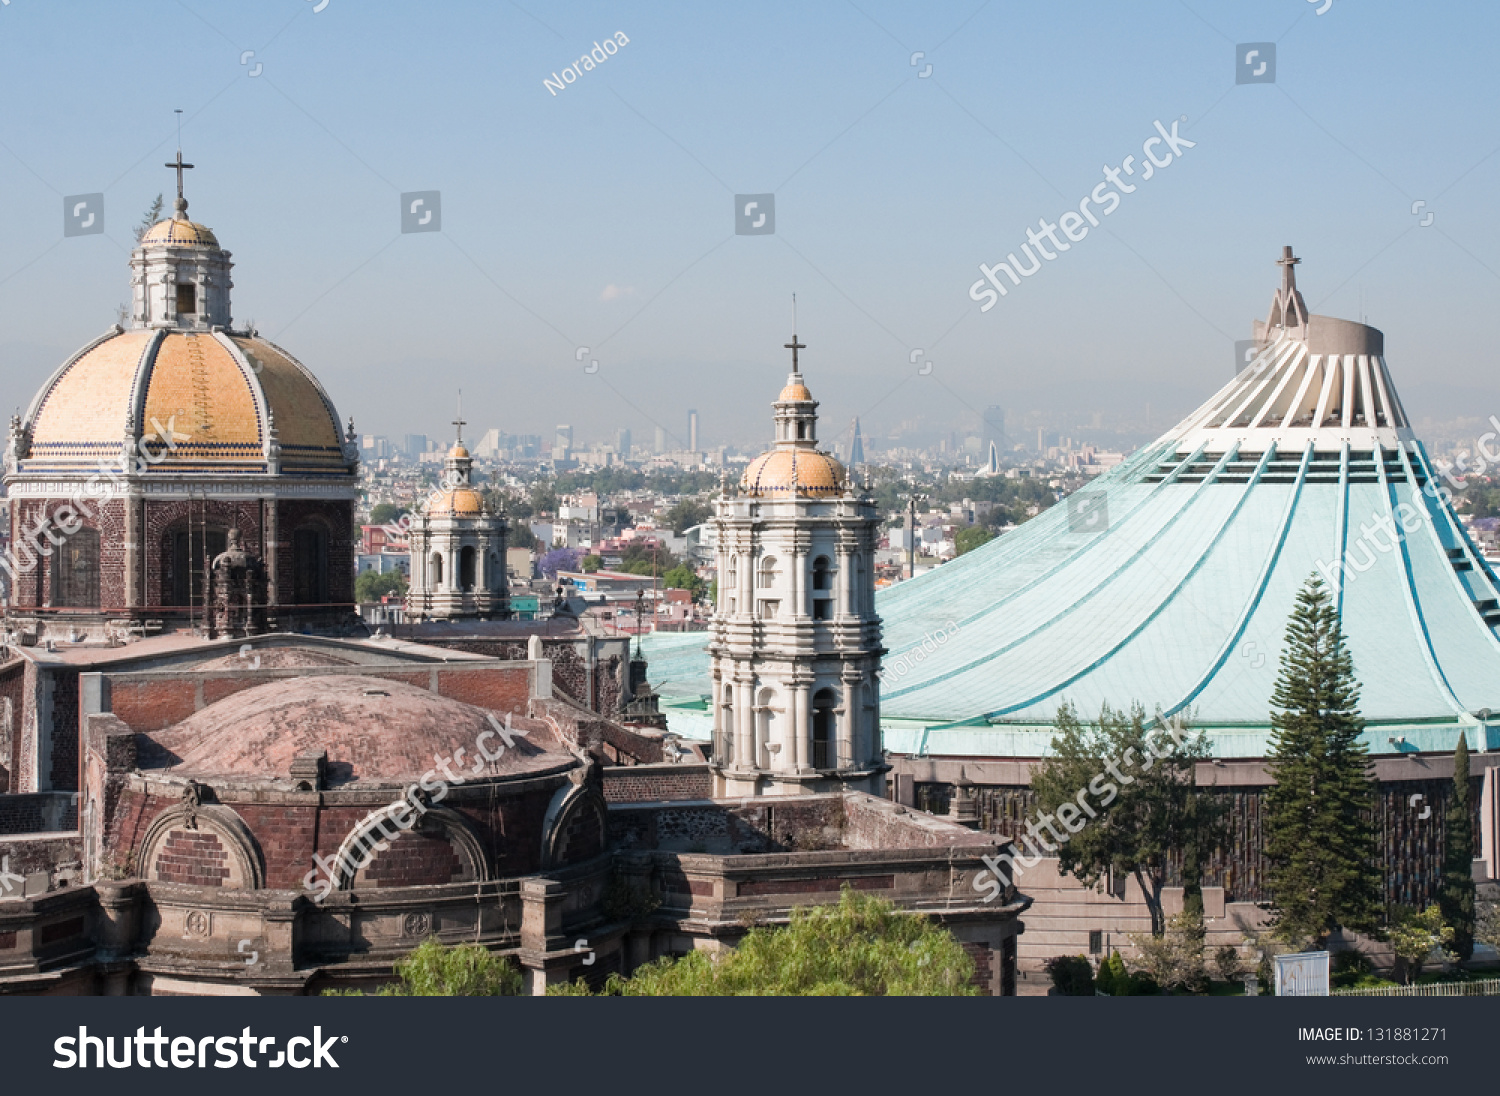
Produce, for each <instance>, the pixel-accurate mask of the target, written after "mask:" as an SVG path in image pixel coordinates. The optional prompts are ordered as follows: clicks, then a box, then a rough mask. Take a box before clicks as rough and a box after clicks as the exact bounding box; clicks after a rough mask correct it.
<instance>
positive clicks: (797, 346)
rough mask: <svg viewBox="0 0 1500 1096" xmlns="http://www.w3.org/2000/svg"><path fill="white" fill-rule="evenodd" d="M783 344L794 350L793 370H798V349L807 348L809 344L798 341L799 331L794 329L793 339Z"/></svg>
mask: <svg viewBox="0 0 1500 1096" xmlns="http://www.w3.org/2000/svg"><path fill="white" fill-rule="evenodd" d="M782 345H783V346H785V347H786V348H787V349H788V350H790V351H791V352H792V372H793V373H795V372H797V351H799V350H806V349H807V344H806V343H800V342H798V341H797V333H796V332H795V331H793V332H792V341H791V342H789V343H782Z"/></svg>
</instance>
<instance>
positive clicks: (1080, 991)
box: [1043, 955, 1094, 997]
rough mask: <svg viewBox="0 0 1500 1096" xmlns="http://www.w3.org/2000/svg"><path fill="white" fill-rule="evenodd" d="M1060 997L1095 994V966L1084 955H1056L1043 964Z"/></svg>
mask: <svg viewBox="0 0 1500 1096" xmlns="http://www.w3.org/2000/svg"><path fill="white" fill-rule="evenodd" d="M1043 966H1045V968H1046V970H1047V974H1048V976H1049V977H1050V978H1051V979H1052V988H1053V989H1055V990H1057V994H1058V996H1059V997H1092V996H1094V968H1093V967H1092V966H1090V965H1089V961H1088V958H1087V957H1086V956H1082V955H1054V956H1053V957H1052V958H1051V959H1048V960H1047V962H1046V963H1045V964H1043Z"/></svg>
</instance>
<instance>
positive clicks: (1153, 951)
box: [1130, 909, 1208, 993]
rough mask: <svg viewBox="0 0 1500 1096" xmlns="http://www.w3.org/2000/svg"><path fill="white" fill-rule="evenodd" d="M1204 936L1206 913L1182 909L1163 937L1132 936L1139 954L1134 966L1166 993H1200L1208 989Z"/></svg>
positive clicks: (1137, 934) (1172, 920) (1169, 923)
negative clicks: (1180, 990) (1178, 990)
mask: <svg viewBox="0 0 1500 1096" xmlns="http://www.w3.org/2000/svg"><path fill="white" fill-rule="evenodd" d="M1204 936H1205V929H1204V925H1203V911H1202V910H1201V909H1199V910H1192V909H1183V911H1182V912H1181V913H1177V914H1173V916H1172V917H1171V919H1170V920H1168V922H1167V930H1166V932H1164V933H1161V934H1160V935H1151V934H1149V933H1144V932H1143V933H1131V935H1130V942H1131V943H1132V944H1133V945H1135V951H1136V957H1135V960H1134V965H1135V966H1136V967H1137V968H1138V969H1139V970H1140V971H1141V973H1143V974H1146V975H1148V976H1149V977H1150V978H1151V980H1152V981H1153V982H1155V983H1156V984H1157V985H1158V986H1161V987H1162V988H1163V989H1185V990H1187V991H1188V992H1190V993H1200V992H1202V991H1203V990H1205V989H1206V988H1207V986H1208V967H1207V965H1206V964H1205V963H1204V961H1203V940H1204Z"/></svg>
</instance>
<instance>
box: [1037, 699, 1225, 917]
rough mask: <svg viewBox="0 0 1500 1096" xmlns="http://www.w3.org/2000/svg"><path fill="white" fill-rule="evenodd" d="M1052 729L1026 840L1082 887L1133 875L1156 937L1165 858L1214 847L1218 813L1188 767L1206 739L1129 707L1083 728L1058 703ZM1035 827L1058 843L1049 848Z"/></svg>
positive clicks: (1204, 749) (1202, 752)
mask: <svg viewBox="0 0 1500 1096" xmlns="http://www.w3.org/2000/svg"><path fill="white" fill-rule="evenodd" d="M1054 727H1055V732H1056V733H1055V734H1054V735H1053V737H1052V756H1050V757H1048V758H1046V759H1045V760H1044V761H1043V762H1042V763H1041V764H1040V765H1038V766H1037V767H1036V768H1035V769H1034V770H1033V771H1032V777H1031V787H1032V791H1033V792H1034V793H1035V794H1036V799H1037V806H1038V807H1039V809H1040V810H1041V811H1042V812H1043V813H1042V814H1041V816H1040V817H1039V819H1038V820H1037V821H1035V822H1033V823H1031V825H1030V827H1029V830H1030V833H1031V840H1032V841H1039V842H1040V843H1041V844H1043V845H1044V846H1045V847H1047V849H1048V851H1049V852H1051V851H1055V852H1056V854H1057V857H1058V866H1059V868H1060V869H1061V870H1062V871H1063V872H1064V873H1065V874H1069V875H1073V876H1076V877H1077V879H1078V881H1079V882H1081V883H1083V885H1084V886H1087V887H1097V886H1099V885H1100V884H1101V883H1103V882H1104V881H1105V880H1106V879H1107V878H1108V877H1109V876H1110V874H1111V873H1112V872H1113V873H1114V874H1116V875H1123V874H1126V873H1128V874H1132V875H1134V876H1135V878H1136V882H1137V883H1139V884H1140V887H1141V893H1142V895H1143V896H1144V897H1145V901H1146V908H1147V909H1148V910H1149V911H1150V913H1151V932H1152V935H1154V936H1160V935H1162V934H1163V933H1164V932H1165V931H1166V916H1165V914H1164V913H1163V911H1162V901H1161V893H1162V890H1163V888H1165V887H1166V885H1167V875H1168V868H1169V862H1170V860H1171V858H1172V856H1173V855H1174V854H1175V853H1179V852H1181V851H1182V850H1183V849H1184V847H1186V846H1187V844H1188V843H1189V842H1190V841H1192V840H1197V841H1200V842H1202V843H1203V844H1204V845H1205V847H1207V846H1209V845H1212V844H1213V843H1214V842H1216V841H1217V840H1218V834H1219V818H1220V812H1219V811H1218V810H1217V809H1216V808H1215V806H1214V804H1213V803H1212V802H1211V801H1209V800H1207V799H1206V797H1203V796H1201V795H1200V793H1199V792H1198V790H1197V788H1196V786H1195V773H1196V770H1197V763H1198V761H1200V760H1203V759H1206V758H1207V757H1208V756H1209V752H1210V751H1209V745H1208V741H1207V739H1205V738H1204V737H1203V735H1202V733H1201V732H1199V733H1189V731H1188V729H1187V727H1186V726H1185V724H1184V722H1183V721H1182V719H1181V718H1180V717H1174V718H1173V720H1172V721H1171V722H1170V723H1164V722H1163V721H1161V720H1160V719H1159V718H1158V719H1157V720H1155V721H1152V723H1150V724H1148V723H1147V721H1146V714H1145V711H1144V709H1143V708H1142V707H1141V706H1140V705H1139V704H1136V705H1134V706H1132V708H1131V709H1130V711H1129V712H1117V711H1114V710H1113V709H1111V708H1110V707H1109V706H1108V705H1105V707H1104V708H1103V710H1102V711H1101V712H1100V713H1099V719H1098V721H1097V722H1095V723H1092V724H1085V723H1082V722H1081V721H1080V720H1079V719H1078V715H1077V712H1076V710H1075V709H1074V708H1073V706H1072V705H1071V704H1064V705H1063V706H1062V707H1060V708H1059V709H1058V712H1057V719H1056V722H1055V724H1054ZM1085 804H1087V806H1085ZM1054 815H1056V820H1057V822H1058V823H1060V824H1061V825H1062V826H1063V827H1065V828H1066V830H1067V831H1069V832H1067V834H1066V836H1064V835H1063V834H1062V833H1060V832H1059V830H1058V829H1057V827H1056V826H1055V825H1053V816H1054ZM1039 828H1043V829H1047V830H1048V831H1049V832H1050V833H1051V834H1052V835H1053V836H1054V837H1058V838H1059V839H1060V840H1061V842H1062V843H1061V845H1060V846H1052V845H1051V843H1050V842H1048V841H1047V840H1046V839H1045V838H1044V837H1041V835H1040V834H1039V833H1038V832H1037V831H1038V829H1039ZM1032 849H1033V852H1035V851H1037V850H1036V847H1035V845H1033V846H1032Z"/></svg>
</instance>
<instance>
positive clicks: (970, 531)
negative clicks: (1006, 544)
mask: <svg viewBox="0 0 1500 1096" xmlns="http://www.w3.org/2000/svg"><path fill="white" fill-rule="evenodd" d="M994 539H995V534H994V533H992V532H990V531H989V530H988V529H986V528H985V527H984V526H983V525H970V526H966V527H965V528H963V529H960V530H959V531H958V533H957V535H956V536H954V538H953V546H954V548H955V549H957V554H958V555H960V556H961V555H963V554H964V553H965V552H972V551H973V550H974V549H975V548H978V547H979V546H980V545H981V544H988V543H989V542H990V541H992V540H994Z"/></svg>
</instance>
